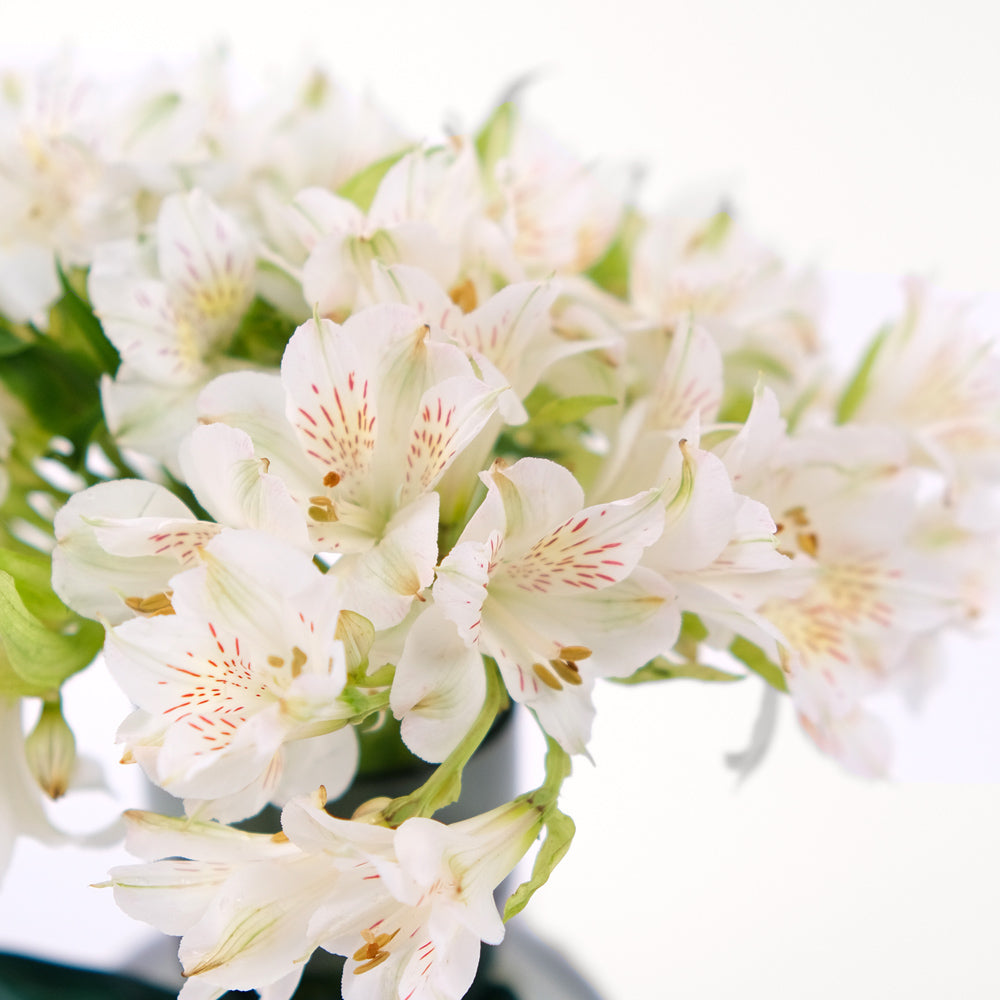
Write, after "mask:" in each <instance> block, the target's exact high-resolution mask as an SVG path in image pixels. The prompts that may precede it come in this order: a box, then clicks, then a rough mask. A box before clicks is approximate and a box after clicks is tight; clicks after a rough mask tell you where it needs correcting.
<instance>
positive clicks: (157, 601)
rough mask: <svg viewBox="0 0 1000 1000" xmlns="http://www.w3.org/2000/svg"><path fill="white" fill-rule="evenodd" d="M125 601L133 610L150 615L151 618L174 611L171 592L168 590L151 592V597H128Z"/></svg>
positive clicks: (170, 613)
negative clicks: (156, 592) (157, 592)
mask: <svg viewBox="0 0 1000 1000" xmlns="http://www.w3.org/2000/svg"><path fill="white" fill-rule="evenodd" d="M125 603H126V604H127V605H128V606H129V607H130V608H131V609H132V610H133V611H138V612H139V614H142V615H149V617H150V618H155V617H156V616H157V615H172V614H173V613H174V606H173V605H172V604H171V603H170V594H169V593H167V592H163V593H160V594H151V595H150V596H149V597H126V598H125Z"/></svg>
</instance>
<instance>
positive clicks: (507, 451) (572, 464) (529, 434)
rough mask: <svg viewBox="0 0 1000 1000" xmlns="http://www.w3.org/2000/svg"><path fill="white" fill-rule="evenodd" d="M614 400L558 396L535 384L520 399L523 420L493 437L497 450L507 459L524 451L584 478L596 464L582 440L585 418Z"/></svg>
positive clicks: (610, 404)
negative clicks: (498, 435) (522, 399)
mask: <svg viewBox="0 0 1000 1000" xmlns="http://www.w3.org/2000/svg"><path fill="white" fill-rule="evenodd" d="M617 403H618V400H617V399H616V398H615V397H614V396H608V395H603V394H596V393H588V394H583V395H579V396H559V395H557V394H556V393H555V392H554V391H553V390H552V389H551V388H549V387H548V386H546V385H537V386H535V388H534V389H533V390H532V391H531V393H530V394H529V395H528V397H527V399H525V401H524V405H525V409H527V411H528V414H529V418H528V420H527V422H526V423H523V424H520V425H519V426H517V427H509V428H507V430H506V431H505V432H504V433H503V434H502V435H501V436H500V438H499V440H498V441H497V453H498V454H500V455H503V456H504V457H506V458H509V459H511V460H516V459H518V458H523V457H525V456H526V455H530V456H535V457H539V458H549V459H552V460H553V461H555V462H559V463H560V464H561V465H564V466H566V468H567V469H569V470H570V472H572V473H573V474H574V475H575V476H576V477H577V479H580V480H581V481H584V480H586V479H587V478H588V474H589V472H590V471H591V467H592V466H596V465H597V464H599V458H598V456H596V455H595V454H593V453H592V452H591V451H589V450H588V448H587V446H586V443H585V440H584V435H585V433H586V432H587V430H588V429H589V424H588V422H587V419H586V418H587V417H589V416H590V414H591V413H593V412H594V410H597V409H599V408H601V407H605V406H614V405H617Z"/></svg>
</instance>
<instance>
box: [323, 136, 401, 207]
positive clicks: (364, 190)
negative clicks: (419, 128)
mask: <svg viewBox="0 0 1000 1000" xmlns="http://www.w3.org/2000/svg"><path fill="white" fill-rule="evenodd" d="M407 152H408V150H402V151H401V152H399V153H391V154H390V155H389V156H384V157H382V159H381V160H376V161H375V162H374V163H369V164H368V166H367V167H363V168H362V169H361V170H359V171H358V172H357V173H356V174H355V175H354V176H353V177H350V178H348V179H347V180H346V181H344V183H343V184H341V185H340V187H339V188H337V194H338V195H340V197H341V198H346V199H347V200H348V201H353V202H354V204H355V205H357V206H358V208H360V209H361V211H362V212H367V211H368V209H370V208H371V207H372V202H373V201H374V200H375V192H376V191H378V187H379V185H380V184H381V183H382V179H383V178H384V177H385V175H386V174H387V173H388V172H389V171H390V170H391V169H392V167H393V166H395V164H397V163H398V162H399V161H400V160H401V159H402V158H403V157H404V156H405V155H406V153H407Z"/></svg>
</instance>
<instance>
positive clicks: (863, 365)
mask: <svg viewBox="0 0 1000 1000" xmlns="http://www.w3.org/2000/svg"><path fill="white" fill-rule="evenodd" d="M888 335H889V327H883V328H882V329H881V330H879V332H878V333H877V334H875V336H874V337H872V341H871V343H870V344H869V345H868V349H867V350H866V351H865V353H864V356H863V357H862V358H861V362H860V363H859V364H858V367H857V369H856V371H855V372H854V375H853V377H852V378H851V381H850V382H849V383H848V385H847V388H846V389H845V390H844V393H843V395H842V396H841V397H840V400H839V401H838V403H837V423H838V424H846V423H847V421H848V420H850V419H851V417H853V416H854V414H855V412H856V410H857V409H858V407H859V406H860V405H861V403H862V401H863V400H864V398H865V396H867V395H868V391H869V386H868V383H869V381H870V380H871V374H872V369H873V368H874V367H875V362H876V361H877V360H878V356H879V354H880V353H881V351H882V348H883V347H884V346H885V341H886V338H887V337H888Z"/></svg>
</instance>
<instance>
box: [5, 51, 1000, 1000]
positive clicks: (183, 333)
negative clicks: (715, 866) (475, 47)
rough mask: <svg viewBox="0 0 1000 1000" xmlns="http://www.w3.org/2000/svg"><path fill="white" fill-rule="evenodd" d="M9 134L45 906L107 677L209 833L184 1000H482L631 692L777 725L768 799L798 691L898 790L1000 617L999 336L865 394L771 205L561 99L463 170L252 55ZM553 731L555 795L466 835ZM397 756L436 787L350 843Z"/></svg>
mask: <svg viewBox="0 0 1000 1000" xmlns="http://www.w3.org/2000/svg"><path fill="white" fill-rule="evenodd" d="M0 116H2V118H0V143H2V148H3V152H2V159H0V162H2V164H3V167H2V169H0V391H2V395H0V413H2V418H3V424H2V436H0V456H2V484H0V486H2V493H3V504H2V512H3V518H2V525H0V531H2V536H3V542H2V549H0V642H2V650H3V655H2V657H0V712H2V714H3V729H2V733H0V738H2V739H3V741H4V749H3V753H4V766H3V769H2V772H0V773H2V775H3V782H4V787H3V789H2V795H0V803H2V804H0V810H4V814H5V816H6V823H5V824H0V836H2V838H3V839H0V868H2V867H4V866H6V864H7V862H8V861H9V858H10V853H11V849H12V845H13V841H14V838H15V837H16V836H17V835H29V836H38V837H42V838H45V837H47V836H50V835H51V834H52V829H51V825H50V823H49V820H48V819H47V816H46V812H45V809H44V807H43V798H44V796H46V795H47V796H49V797H58V796H60V795H62V794H63V793H65V792H66V791H67V789H70V788H71V787H72V785H73V782H74V775H75V773H76V771H77V758H76V748H75V740H74V737H73V734H72V731H71V729H70V727H69V725H68V722H67V720H66V718H64V715H63V709H62V702H61V697H60V688H61V685H62V684H63V682H64V681H65V680H66V679H67V678H68V677H70V676H71V675H73V674H74V673H76V672H77V671H79V670H82V669H85V668H87V667H88V666H89V665H91V664H92V662H93V661H94V660H95V658H98V657H99V654H102V652H103V657H102V659H103V661H104V663H106V665H107V668H108V669H109V670H110V672H111V674H112V675H113V677H114V678H115V680H116V681H117V683H118V684H119V685H120V686H121V688H122V690H123V691H124V692H125V693H126V694H127V695H128V697H129V699H130V700H131V701H132V702H133V703H134V706H135V709H134V711H133V712H132V714H131V715H129V716H128V718H126V719H125V720H124V721H123V723H122V725H121V728H120V729H119V731H118V734H117V739H118V741H119V742H120V743H121V744H122V746H123V761H124V762H125V763H131V764H137V765H138V766H139V767H140V768H141V769H142V770H143V771H144V772H145V774H146V775H147V777H148V778H149V780H150V781H151V782H152V783H154V784H155V785H156V786H159V787H160V788H162V789H164V790H165V791H166V792H168V793H170V794H171V795H172V796H175V797H176V798H177V799H178V800H180V801H179V802H178V807H177V809H176V810H175V813H174V814H173V815H170V816H165V815H160V814H158V813H153V812H148V811H140V810H131V811H129V812H127V813H126V814H125V816H126V826H127V839H126V845H127V847H128V849H129V850H130V851H131V852H132V853H133V854H134V855H136V856H137V857H138V858H139V859H141V860H140V862H139V863H137V864H133V865H125V866H121V867H118V868H115V869H114V870H113V871H112V872H111V873H110V876H109V877H108V881H107V883H105V884H106V885H108V886H110V887H113V892H114V894H115V897H116V899H117V901H118V903H119V905H120V906H121V907H122V908H123V909H124V910H125V911H126V912H128V913H129V914H131V915H133V916H135V917H136V918H138V919H140V920H145V921H147V922H149V923H151V924H153V925H155V926H156V927H158V928H160V929H161V930H162V931H164V932H166V933H167V934H173V935H179V936H180V937H181V942H180V959H181V963H182V966H183V970H184V976H185V977H186V979H185V985H184V987H183V989H182V991H181V996H182V997H183V998H184V1000H214V998H217V997H220V996H221V995H222V994H223V993H225V992H226V991H227V990H229V989H243V990H249V989H254V990H257V992H258V993H259V994H260V995H261V997H263V998H265V1000H285V998H288V997H290V996H291V995H292V994H293V992H294V991H295V989H296V986H297V984H298V982H299V978H300V975H301V972H302V969H303V966H304V963H305V962H306V960H307V959H308V958H309V957H310V955H311V954H312V953H313V952H314V951H315V950H316V949H324V950H326V951H328V952H331V953H333V954H335V955H340V956H343V958H344V960H345V961H344V972H343V993H344V996H345V997H348V998H383V997H394V998H398V1000H422V998H459V997H461V996H463V995H464V994H465V993H466V991H467V990H468V989H469V987H470V985H471V983H472V981H473V979H474V976H475V972H476V967H477V963H478V960H479V954H480V946H481V942H486V943H490V944H495V943H497V942H499V941H500V940H501V938H502V937H503V933H504V921H505V920H507V919H509V918H510V917H511V916H513V915H514V914H516V913H517V912H519V911H520V910H521V909H522V908H523V907H524V906H525V905H526V904H527V903H528V901H529V899H530V897H531V895H532V894H533V893H534V892H535V891H536V890H537V889H538V888H539V887H540V886H541V885H542V884H543V883H544V882H545V881H546V879H547V877H548V875H549V874H550V872H551V871H552V869H553V868H554V866H555V865H556V864H557V863H558V862H559V860H560V858H561V857H562V856H563V855H564V854H565V852H566V850H567V849H568V848H569V845H570V840H571V838H572V834H573V823H572V820H571V819H570V818H569V817H568V816H566V815H564V814H563V813H562V812H561V811H560V808H559V794H560V787H561V785H562V782H563V781H564V779H565V778H566V776H567V775H568V774H569V773H570V768H571V763H572V762H573V760H574V758H578V757H581V756H582V757H586V756H587V744H588V738H589V735H590V730H591V724H592V720H593V717H594V705H593V698H592V695H593V691H594V688H595V686H596V685H598V684H604V683H620V684H628V685H634V686H636V687H641V686H642V685H644V684H648V683H654V684H655V683H665V682H667V681H669V680H672V679H685V678H686V679H690V680H694V681H698V682H702V683H713V684H727V683H732V682H734V681H740V680H743V681H744V682H747V683H760V685H761V686H762V689H763V690H764V691H765V692H766V696H765V698H764V702H763V704H764V709H763V710H762V720H763V724H762V725H761V726H759V727H758V729H759V730H760V732H759V734H758V742H757V745H755V746H751V747H750V748H749V749H748V750H747V752H746V753H745V754H744V755H742V756H740V757H738V758H737V759H736V760H735V762H734V766H736V767H737V768H741V769H743V770H748V769H749V768H750V767H752V766H753V765H754V763H755V762H756V760H757V758H758V757H759V756H760V750H761V747H762V745H763V744H764V742H766V738H767V732H766V729H767V726H766V716H767V709H768V706H769V705H772V704H773V701H774V699H776V698H779V697H781V698H789V699H791V701H792V703H793V704H794V707H795V710H796V712H797V715H798V718H799V720H800V722H801V724H802V727H803V728H804V730H805V731H806V733H807V734H808V736H809V737H810V738H811V739H812V740H813V741H814V742H815V744H816V746H817V747H818V748H819V750H820V751H821V752H823V753H825V754H828V755H831V756H832V757H834V758H836V759H837V760H839V761H840V762H841V763H842V764H843V765H844V767H846V768H848V769H849V770H851V771H854V772H857V773H859V774H862V775H868V776H876V775H880V774H883V773H885V771H886V768H887V766H888V760H889V752H890V748H889V745H888V739H887V737H886V734H885V732H884V730H883V728H882V726H881V725H880V723H879V721H878V719H877V717H876V715H875V714H874V713H873V712H872V711H871V710H870V708H869V702H870V700H871V699H872V698H873V697H875V696H877V695H881V694H883V693H885V692H887V691H895V692H898V693H900V694H901V695H902V696H904V697H906V698H909V699H915V698H918V697H919V696H920V695H921V694H922V693H923V692H924V691H925V690H927V689H928V688H929V687H930V684H931V682H932V680H933V678H934V676H935V672H936V667H937V665H938V662H939V656H938V655H937V650H938V642H939V639H940V638H941V637H942V636H943V635H945V634H946V633H947V631H948V630H951V629H956V628H964V627H967V626H968V625H969V624H970V623H972V622H974V620H975V619H976V618H977V617H978V616H979V615H980V614H981V612H982V610H983V609H984V607H985V606H986V603H987V601H988V600H989V598H990V596H991V593H992V589H993V584H994V581H993V579H992V574H993V567H994V566H995V565H997V560H996V556H997V537H998V536H997V527H998V521H997V517H996V508H995V501H996V487H997V483H998V478H1000V460H998V456H1000V363H998V359H997V355H996V354H995V353H994V352H993V349H992V347H991V345H990V344H989V343H988V342H987V341H986V340H984V339H983V338H982V337H980V336H978V335H977V334H976V333H975V331H973V330H971V329H969V327H968V325H967V323H966V322H965V320H964V318H963V315H962V312H961V310H959V309H957V308H954V307H952V306H950V305H948V304H947V303H946V302H945V301H944V300H943V299H941V298H940V297H939V296H938V295H936V293H935V292H934V291H933V290H932V289H930V288H929V287H927V286H925V285H923V284H919V283H912V284H911V285H910V286H908V291H907V303H906V308H905V311H904V313H903V315H901V316H900V317H898V318H896V319H894V320H892V321H890V322H887V323H886V325H885V326H883V327H882V328H881V329H880V330H878V331H876V332H875V334H874V336H873V337H872V338H871V339H870V341H869V343H868V345H867V347H866V349H865V350H864V352H863V354H862V356H861V357H860V358H859V360H858V362H857V364H856V367H855V368H854V370H853V372H851V373H849V374H847V375H844V374H842V373H839V372H838V371H837V370H836V369H835V368H834V366H833V365H832V364H831V362H830V360H829V357H828V350H827V348H828V346H829V345H827V344H825V343H824V340H823V338H822V336H821V324H820V321H819V318H818V317H819V315H820V312H819V284H818V279H817V278H816V277H815V276H813V275H811V274H797V273H794V272H790V271H789V270H788V269H787V268H786V267H785V266H784V264H783V263H782V262H781V261H780V260H779V259H778V258H777V257H776V255H775V254H773V253H772V252H770V251H769V250H768V249H767V248H765V247H763V246H761V245H760V244H759V243H758V242H756V241H755V240H754V239H753V237H752V236H751V235H750V234H749V233H747V232H746V231H745V230H744V229H743V228H742V227H741V225H740V224H739V222H738V221H737V220H736V218H735V217H734V215H733V213H732V211H731V210H730V209H729V208H728V207H726V206H717V207H715V208H714V209H713V210H711V211H709V212H701V213H698V212H685V211H683V210H677V211H671V212H662V213H650V212H647V211H644V210H642V209H641V208H640V207H639V205H638V204H637V201H636V198H635V192H634V190H633V188H634V185H632V184H630V183H629V179H628V175H627V172H622V171H615V170H612V169H609V168H606V167H603V166H595V165H590V164H585V163H583V162H580V161H579V160H578V159H577V158H575V157H574V156H573V155H571V154H570V153H568V152H567V151H565V150H564V149H562V148H561V147H560V146H559V145H558V144H557V143H556V142H554V141H553V140H552V139H551V138H550V137H549V136H548V135H547V134H546V133H545V132H543V131H542V130H540V129H539V128H538V127H536V126H535V125H534V124H533V123H532V122H531V121H530V119H529V118H528V117H527V116H526V115H525V113H524V111H523V108H522V106H521V102H520V101H519V100H518V99H517V97H516V95H515V96H512V97H511V98H510V99H508V100H504V101H502V102H500V103H499V104H498V106H497V107H496V109H495V110H494V111H493V112H492V114H491V115H490V116H489V117H488V120H487V121H486V122H485V123H484V124H482V125H481V126H480V127H479V128H478V129H476V130H474V131H473V132H472V133H471V134H468V135H466V134H458V133H456V134H450V135H447V136H446V137H445V138H443V139H442V141H440V142H439V143H425V142H421V141H419V140H418V139H415V138H414V137H412V136H409V135H407V134H405V133H404V132H402V131H401V130H399V129H398V128H397V127H396V126H395V125H394V124H393V123H392V122H390V120H389V119H388V118H387V117H386V116H385V115H384V114H382V113H381V112H380V111H379V110H378V108H377V107H375V106H374V105H373V104H371V103H370V102H367V101H364V100H360V99H357V98H355V97H353V96H352V95H350V94H348V93H346V92H345V91H344V90H342V89H341V88H339V87H338V86H336V85H335V84H334V83H333V82H332V81H331V80H330V79H329V78H328V77H327V76H326V75H324V74H323V73H322V72H320V71H311V72H310V73H308V74H307V75H305V76H304V77H301V78H298V79H295V80H293V81H290V82H287V83H280V82H279V83H275V84H274V86H273V87H272V88H271V89H270V91H269V94H268V96H267V98H266V99H263V100H261V101H260V102H259V103H258V104H256V105H254V106H253V107H249V108H248V107H246V106H244V105H241V104H240V102H239V101H238V100H237V99H236V97H235V96H234V93H233V91H232V90H231V88H230V86H229V84H228V83H227V77H226V67H225V64H224V62H219V61H216V60H209V61H207V62H206V63H204V64H202V65H200V66H199V67H198V68H197V69H196V70H195V71H192V72H191V73H186V74H185V73H182V74H176V75H170V74H167V75H163V74H158V75H153V76H151V77H150V78H148V79H146V80H143V81H140V82H138V83H136V84H135V85H134V86H131V87H129V88H125V89H122V88H118V89H115V88H111V87H107V88H102V86H101V85H99V84H98V83H97V82H94V81H87V82H85V83H84V82H81V81H79V80H77V79H75V78H74V77H72V75H71V74H67V73H64V72H62V71H59V70H51V71H48V72H44V73H41V74H39V75H38V76H37V78H35V77H32V78H27V77H25V78H21V77H15V76H13V75H9V76H7V77H5V79H4V87H3V90H2V95H0ZM512 703H517V704H519V705H522V706H524V708H525V709H527V710H529V711H530V713H531V714H532V716H533V717H534V719H535V720H536V721H537V724H538V726H539V727H540V728H541V730H542V732H543V733H544V735H545V741H546V745H547V755H546V759H545V771H544V774H545V776H544V780H543V782H542V783H541V785H540V786H539V787H537V788H534V789H530V790H527V791H525V792H523V793H522V794H519V795H517V796H516V797H514V798H513V799H511V800H509V801H505V802H497V803H496V805H495V808H492V809H491V810H489V811H486V812H483V813H477V814H475V815H472V816H470V817H468V818H466V819H463V820H460V821H458V822H453V823H444V822H441V821H440V820H438V819H435V818H434V817H435V814H436V813H438V812H439V810H441V809H442V808H443V807H444V806H446V805H448V804H449V803H451V802H453V801H454V800H455V799H456V798H457V797H458V794H459V791H460V788H461V778H462V773H463V769H464V768H465V767H466V765H467V764H468V763H469V761H470V760H471V759H472V758H473V756H474V754H475V753H476V751H477V749H478V748H479V747H480V745H481V744H482V743H483V742H484V740H486V738H487V737H488V734H489V733H490V732H491V730H492V729H493V727H494V726H495V724H496V723H497V720H498V719H499V718H500V717H502V716H503V715H504V713H506V712H507V711H508V710H509V709H510V706H511V704H512ZM39 706H40V707H39ZM25 708H27V709H28V710H29V711H24V710H23V709H25ZM32 708H33V709H34V711H35V720H34V721H31V722H30V724H29V728H30V732H27V733H26V731H25V728H24V725H25V720H28V719H30V715H31V713H30V710H31V709H32ZM109 738H110V734H109ZM386 747H389V748H390V751H389V752H390V756H391V753H393V752H397V751H400V750H401V751H402V752H403V754H404V756H406V757H408V758H409V759H413V758H419V759H420V760H421V761H423V762H427V763H429V764H431V765H434V767H433V768H432V769H431V770H430V773H429V777H427V779H426V780H425V781H423V782H422V783H420V784H418V785H417V786H416V787H413V788H412V789H411V790H410V791H408V792H407V793H406V794H403V795H401V796H396V797H394V798H390V797H388V796H379V797H376V798H373V799H370V800H369V801H367V802H365V803H363V804H362V805H361V806H360V807H358V808H357V809H356V810H354V811H353V812H352V814H351V815H349V816H338V815H336V814H335V810H334V808H333V804H334V803H335V801H336V800H337V799H338V798H339V797H340V796H342V795H343V794H344V793H345V792H347V790H348V789H349V788H350V787H351V786H352V783H353V782H354V781H355V778H356V775H357V774H358V772H359V768H360V769H362V770H366V769H367V771H368V772H369V773H372V762H373V761H375V763H376V764H378V762H379V761H381V762H382V763H383V764H384V763H385V760H386V759H388V758H386V757H385V754H386V753H387V751H386ZM403 748H405V750H403ZM393 759H396V760H398V759H402V758H400V757H398V756H397V757H395V758H393ZM374 773H376V774H377V773H378V770H377V767H375V770H374ZM328 802H329V803H331V807H330V808H327V803H328ZM269 806H275V807H278V808H280V810H281V812H280V827H279V826H278V819H277V818H276V817H277V813H276V812H275V813H274V814H273V815H274V817H275V819H274V825H273V827H272V828H270V829H267V828H266V823H267V822H268V816H269V815H271V814H270V813H268V812H266V809H267V807H269ZM262 811H263V812H262ZM258 814H261V821H262V822H263V823H264V824H265V829H263V832H261V830H260V829H258V828H254V829H253V830H251V829H249V828H248V825H247V823H246V822H245V821H247V820H249V819H250V818H252V817H255V816H258ZM258 826H259V823H258ZM539 841H540V846H538V847H537V850H536V852H535V855H534V861H533V866H532V868H531V871H530V875H528V876H527V879H526V881H524V883H523V884H522V885H520V887H519V888H517V889H516V891H515V892H513V894H512V895H510V897H509V898H508V899H507V900H506V903H505V905H504V906H503V909H502V913H501V911H500V910H498V909H497V906H496V904H495V902H494V890H496V889H497V887H498V886H500V884H501V883H503V882H504V880H505V879H507V878H508V876H510V875H511V873H512V872H514V871H515V869H517V868H518V866H519V864H520V863H521V861H522V859H524V858H525V857H526V855H528V854H529V852H530V851H531V850H532V848H533V846H535V845H536V844H537V842H539Z"/></svg>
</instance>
